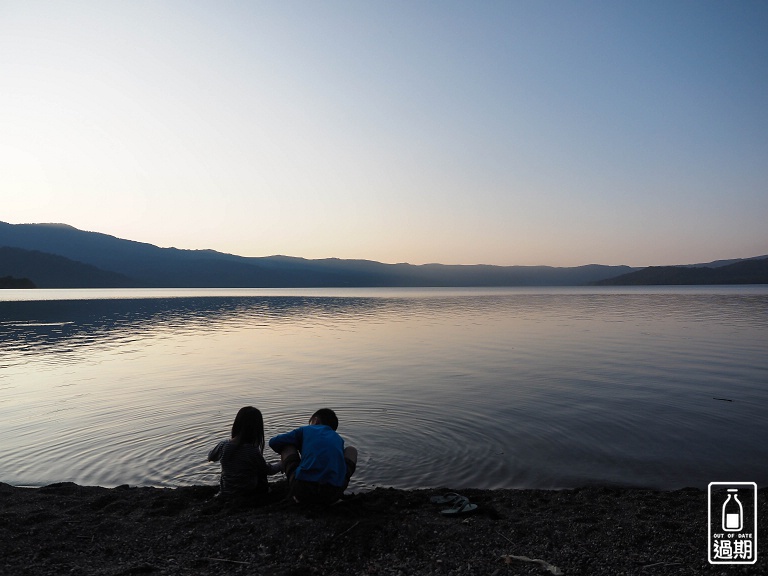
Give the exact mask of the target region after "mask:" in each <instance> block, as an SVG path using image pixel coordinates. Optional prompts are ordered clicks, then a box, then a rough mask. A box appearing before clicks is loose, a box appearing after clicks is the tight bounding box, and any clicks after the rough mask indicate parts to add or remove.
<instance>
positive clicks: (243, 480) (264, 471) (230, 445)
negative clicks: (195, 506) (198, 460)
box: [208, 406, 280, 496]
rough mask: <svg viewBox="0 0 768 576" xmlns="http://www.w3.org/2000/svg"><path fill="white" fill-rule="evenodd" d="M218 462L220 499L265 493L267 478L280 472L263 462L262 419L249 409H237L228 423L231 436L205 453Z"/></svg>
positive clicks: (278, 466) (212, 460)
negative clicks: (219, 466)
mask: <svg viewBox="0 0 768 576" xmlns="http://www.w3.org/2000/svg"><path fill="white" fill-rule="evenodd" d="M208 460H209V461H211V462H221V482H220V485H221V490H220V492H219V495H220V496H259V495H263V494H266V493H267V490H268V485H267V475H268V474H276V473H277V472H280V465H279V464H272V465H270V464H267V463H266V461H265V460H264V418H263V417H262V415H261V411H259V409H258V408H254V407H253V406H245V407H243V408H240V410H239V411H238V412H237V416H235V421H234V422H233V423H232V437H231V438H230V439H229V440H222V441H221V442H219V443H218V444H217V445H216V446H215V447H214V448H213V450H211V451H210V452H209V453H208Z"/></svg>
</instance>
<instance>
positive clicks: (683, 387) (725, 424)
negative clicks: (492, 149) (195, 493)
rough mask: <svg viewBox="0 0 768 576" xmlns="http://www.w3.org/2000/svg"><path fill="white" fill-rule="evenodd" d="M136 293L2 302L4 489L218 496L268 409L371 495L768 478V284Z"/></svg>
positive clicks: (272, 429)
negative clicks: (331, 436)
mask: <svg viewBox="0 0 768 576" xmlns="http://www.w3.org/2000/svg"><path fill="white" fill-rule="evenodd" d="M196 294H200V295H199V296H198V295H196ZM115 295H117V296H119V297H114V296H115ZM132 295H134V296H136V295H137V292H136V291H120V292H112V293H110V297H109V298H105V297H102V298H96V299H94V298H89V297H88V295H87V294H86V296H83V293H82V292H78V293H74V292H67V291H59V293H58V294H55V295H53V297H51V298H50V299H48V300H43V301H31V300H27V301H23V300H15V301H5V302H0V336H1V340H0V453H2V454H3V457H2V466H1V467H0V474H2V477H0V481H4V482H9V483H12V484H26V485H41V484H46V483H50V482H55V481H64V480H71V481H75V482H79V483H83V484H99V485H105V486H112V485H118V484H124V483H130V484H139V485H171V486H174V485H184V484H194V483H215V482H216V481H217V473H218V469H217V466H216V465H214V464H209V463H206V462H205V455H206V454H207V451H208V450H209V449H210V448H211V447H212V446H213V444H214V443H215V442H216V441H217V440H218V439H220V438H223V437H225V436H226V435H227V431H228V429H229V427H230V426H231V422H232V419H233V417H234V414H235V413H236V411H237V409H238V408H239V407H241V406H243V405H246V404H253V405H255V406H258V407H259V408H260V409H261V410H262V411H263V412H264V415H265V426H266V428H267V430H266V433H267V435H268V436H271V435H273V434H277V433H279V432H282V431H285V430H287V429H289V428H293V427H295V426H298V425H301V424H303V423H305V421H306V419H307V417H308V416H309V414H311V412H313V411H314V410H315V409H316V408H318V407H321V406H330V407H333V408H334V409H336V410H337V412H338V414H339V417H340V420H341V424H340V428H339V432H340V433H341V434H342V435H343V436H344V437H345V438H346V439H347V441H348V442H349V443H352V444H354V445H355V446H357V447H358V448H359V450H360V465H359V468H358V470H359V471H358V473H357V475H356V477H355V478H354V479H353V484H354V486H353V487H356V488H363V487H366V486H371V485H385V486H397V487H405V488H408V487H426V486H451V487H454V488H461V487H470V486H471V487H483V488H485V487H569V486H577V485H583V484H586V483H602V484H606V483H617V484H624V485H646V486H655V487H662V488H674V487H681V486H688V485H695V486H704V485H706V484H707V483H708V482H710V481H718V480H723V479H724V478H725V479H729V478H730V479H733V478H737V479H740V480H746V481H756V482H758V483H761V484H765V483H766V482H768V458H767V457H768V448H766V447H765V445H764V442H763V440H762V439H763V438H764V437H765V436H766V433H768V416H766V411H765V405H766V400H767V399H768V390H767V389H766V388H767V386H766V384H767V383H768V358H767V357H766V354H765V351H766V349H768V346H767V344H768V290H766V289H755V288H745V289H742V290H725V291H723V290H720V291H718V290H703V289H692V290H678V291H663V290H662V291H656V292H654V291H643V290H637V289H634V290H626V291H620V290H619V291H608V290H605V291H603V290H599V289H595V290H591V291H590V290H583V289H582V290H567V289H558V290H552V291H546V290H525V291H515V290H508V291H504V290H501V291H485V292H484V291H482V290H462V291H447V290H436V291H409V290H387V291H382V292H375V291H370V292H365V291H363V292H361V293H351V292H348V291H343V290H339V291H332V290H326V291H323V292H322V293H321V294H313V293H311V292H309V293H304V294H302V293H297V292H292V291H283V292H280V291H273V293H271V294H259V293H256V292H254V293H243V294H231V293H227V292H226V291H218V292H209V293H203V292H192V293H190V291H184V292H180V293H179V294H173V293H171V292H169V291H164V292H160V293H156V294H153V297H141V298H138V297H134V298H132V297H131V296H132ZM68 296H76V298H73V299H64V298H67V297H68ZM142 296H145V295H142ZM714 398H725V399H727V400H731V401H730V402H729V401H726V400H715V399H714ZM267 458H268V460H269V459H275V458H274V457H273V455H272V454H267Z"/></svg>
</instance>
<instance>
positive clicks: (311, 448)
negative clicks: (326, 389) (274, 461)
mask: <svg viewBox="0 0 768 576" xmlns="http://www.w3.org/2000/svg"><path fill="white" fill-rule="evenodd" d="M338 427H339V419H338V418H337V417H336V413H335V412H334V411H333V410H331V409H330V408H322V409H320V410H318V411H317V412H315V413H314V414H312V417H311V418H310V419H309V424H308V425H307V426H301V427H300V428H296V429H295V430H292V431H291V432H286V433H285V434H279V435H277V436H275V437H274V438H272V439H271V440H270V441H269V447H270V448H272V450H274V451H275V452H277V453H278V454H280V462H281V464H282V467H283V470H284V471H285V475H286V476H287V477H288V483H289V487H290V488H289V496H290V497H292V498H293V499H294V501H296V502H299V503H301V504H332V503H333V502H335V501H336V500H338V499H339V498H341V497H342V496H343V494H344V490H345V489H346V487H347V485H348V484H349V479H350V477H351V476H352V474H353V473H354V471H355V467H356V465H357V450H355V448H353V447H352V446H347V447H346V448H345V447H344V440H343V439H342V437H341V436H339V435H338V434H337V433H336V429H337V428H338Z"/></svg>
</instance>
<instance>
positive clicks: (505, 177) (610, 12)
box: [0, 0, 768, 266]
mask: <svg viewBox="0 0 768 576" xmlns="http://www.w3.org/2000/svg"><path fill="white" fill-rule="evenodd" d="M0 196H1V197H2V205H1V206H0V220H2V221H5V222H11V223H29V222H62V223H67V224H71V225H73V226H76V227H77V228H81V229H84V230H92V231H97V232H104V233H107V234H112V235H115V236H119V237H121V238H127V239H131V240H138V241H142V242H149V243H152V244H156V245H158V246H164V247H166V246H175V247H177V248H212V249H215V250H219V251H223V252H230V253H235V254H239V255H243V256H268V255H273V254H287V255H291V256H303V257H306V258H324V257H339V258H364V259H371V260H378V261H381V262H390V263H394V262H410V263H412V264H422V263H427V262H441V263H445V264H476V263H486V264H502V265H514V264H521V265H538V264H546V265H552V266H576V265H581V264H589V263H599V264H629V265H632V266H647V265H662V264H683V263H696V262H708V261H711V260H716V259H722V258H740V257H749V256H757V255H761V254H768V3H766V2H763V1H732V2H730V1H729V2H726V1H707V0H696V1H675V0H660V1H654V0H638V1H632V2H630V1H623V0H606V1H602V2H592V1H583V2H570V1H554V0H552V1H550V0H541V1H534V0H520V1H514V0H509V1H477V2H475V1H469V0H467V1H463V2H453V1H448V0H441V1H432V2H427V1H419V0H411V1H392V0H388V1H373V0H359V1H354V2H352V1H350V2H337V1H317V2H316V1H309V0H306V1H301V2H295V1H290V0H289V1H276V0H275V1H271V2H260V1H249V2H246V1H239V2H227V1H216V2H202V1H179V2H165V1H146V2H143V1H124V2H112V1H105V0H94V1H72V2H60V1H56V2H37V1H34V0H17V1H14V0H0Z"/></svg>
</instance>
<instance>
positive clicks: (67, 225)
mask: <svg viewBox="0 0 768 576" xmlns="http://www.w3.org/2000/svg"><path fill="white" fill-rule="evenodd" d="M0 222H1V221H0ZM5 223H6V224H11V225H16V224H21V225H33V226H35V225H38V226H62V227H67V228H74V229H76V230H79V231H81V232H93V233H96V234H104V235H106V236H112V237H115V238H118V239H120V240H127V241H130V242H139V241H137V240H134V239H133V238H122V237H118V236H115V235H114V234H109V233H108V232H103V231H99V230H81V229H79V228H76V227H75V226H72V225H71V224H67V223H66V222H19V223H11V222H5ZM140 243H142V244H151V245H153V246H155V247H157V248H161V249H166V248H169V249H176V250H201V251H208V250H212V251H214V252H219V253H223V254H228V255H230V256H237V257H243V258H273V257H280V258H298V259H304V260H362V261H370V262H377V263H380V264H409V265H413V266H424V265H430V264H437V265H456V266H502V267H503V266H531V267H552V268H571V267H580V266H591V265H598V266H629V267H631V268H644V267H645V266H633V265H632V264H626V263H624V264H604V263H602V262H585V263H583V264H574V265H573V266H554V265H552V264H547V263H540V264H488V263H486V262H459V263H456V264H445V263H444V262H422V263H413V262H384V261H381V260H373V259H371V258H354V259H350V258H339V257H338V256H325V257H320V258H307V257H305V256H302V255H300V254H256V255H251V254H236V253H234V252H221V251H220V250H216V249H214V248H181V247H179V246H158V245H156V244H152V243H151V242H140ZM762 256H768V254H752V255H749V256H734V257H733V258H716V259H710V260H704V261H701V262H677V263H676V264H669V266H675V265H680V266H686V265H695V264H709V263H712V262H717V261H720V260H748V259H751V258H759V257H762ZM648 266H667V264H664V265H662V264H649V265H648Z"/></svg>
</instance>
